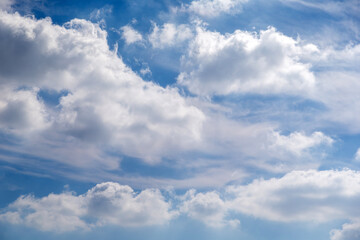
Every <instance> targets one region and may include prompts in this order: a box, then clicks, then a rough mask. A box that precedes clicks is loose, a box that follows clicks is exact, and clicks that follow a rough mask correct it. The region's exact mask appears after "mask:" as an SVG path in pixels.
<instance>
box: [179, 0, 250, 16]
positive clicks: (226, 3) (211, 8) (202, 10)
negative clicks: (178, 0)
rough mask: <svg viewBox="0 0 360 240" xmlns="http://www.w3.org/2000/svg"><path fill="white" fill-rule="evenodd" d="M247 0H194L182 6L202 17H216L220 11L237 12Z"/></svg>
mask: <svg viewBox="0 0 360 240" xmlns="http://www.w3.org/2000/svg"><path fill="white" fill-rule="evenodd" d="M247 2H248V0H194V1H192V2H191V3H190V4H188V5H186V6H184V8H185V9H186V10H187V11H189V12H192V13H195V14H197V15H200V16H203V17H208V18H211V17H217V16H219V15H220V14H222V13H238V12H240V11H241V10H242V5H243V4H245V3H247Z"/></svg>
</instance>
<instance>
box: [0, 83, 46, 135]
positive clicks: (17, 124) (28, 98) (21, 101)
mask: <svg viewBox="0 0 360 240" xmlns="http://www.w3.org/2000/svg"><path fill="white" fill-rule="evenodd" d="M49 125H50V119H48V116H47V113H46V111H45V106H44V104H43V103H42V102H41V101H40V100H39V99H38V98H37V90H36V89H29V90H25V89H24V90H12V89H1V90H0V127H2V128H6V129H8V130H10V131H12V132H15V133H24V131H25V132H29V131H30V132H31V131H33V130H42V129H44V128H46V127H47V126H49Z"/></svg>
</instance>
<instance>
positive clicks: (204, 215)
mask: <svg viewBox="0 0 360 240" xmlns="http://www.w3.org/2000/svg"><path fill="white" fill-rule="evenodd" d="M180 211H181V212H182V213H185V214H187V215H188V216H189V217H191V218H194V219H197V220H199V221H203V222H204V223H205V224H206V225H208V226H210V227H222V226H225V225H229V226H232V227H236V226H237V225H239V224H240V221H239V220H237V219H230V220H227V219H225V218H226V214H227V211H228V209H227V205H226V203H225V202H224V201H223V200H222V199H221V198H220V196H219V194H218V193H217V192H207V193H196V192H195V190H189V191H188V192H187V193H186V194H185V200H184V202H183V203H182V206H181V208H180Z"/></svg>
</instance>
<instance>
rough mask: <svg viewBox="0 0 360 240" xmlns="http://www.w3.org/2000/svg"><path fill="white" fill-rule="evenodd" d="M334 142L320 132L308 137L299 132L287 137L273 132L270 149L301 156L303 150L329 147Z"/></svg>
mask: <svg viewBox="0 0 360 240" xmlns="http://www.w3.org/2000/svg"><path fill="white" fill-rule="evenodd" d="M333 142H334V140H333V139H332V138H330V137H328V136H326V135H324V134H323V133H322V132H314V133H313V134H311V135H310V136H306V135H305V134H304V133H301V132H293V133H291V134H290V135H289V136H284V135H280V134H279V133H278V132H274V145H272V146H271V147H270V148H272V147H273V148H275V150H281V149H283V150H286V151H290V152H291V153H293V154H295V155H297V156H301V155H302V153H303V152H304V150H307V149H310V148H313V147H315V146H318V145H321V144H325V145H331V144H332V143H333Z"/></svg>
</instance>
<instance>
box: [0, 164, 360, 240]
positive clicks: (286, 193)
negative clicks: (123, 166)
mask: <svg viewBox="0 0 360 240" xmlns="http://www.w3.org/2000/svg"><path fill="white" fill-rule="evenodd" d="M174 197H175V199H173V198H174ZM173 200H174V201H173ZM359 200H360V173H359V172H356V171H351V170H342V171H333V170H328V171H315V170H309V171H293V172H290V173H288V174H286V175H284V176H283V177H280V178H271V179H267V180H264V179H256V180H254V181H253V182H251V183H249V184H247V185H234V186H229V187H228V188H227V190H226V192H225V193H223V194H221V193H218V192H215V191H210V192H203V193H202V192H200V193H196V192H195V190H189V191H188V192H187V193H186V194H185V195H183V196H173V195H170V196H168V197H166V198H165V197H164V195H163V194H161V192H160V191H159V190H158V189H145V190H143V191H141V192H139V193H135V192H134V191H133V190H132V189H131V188H130V187H129V186H124V185H120V184H118V183H112V182H107V183H101V184H98V185H96V186H95V187H93V188H91V189H90V190H89V191H88V192H87V193H85V194H82V195H78V196H76V195H75V194H73V193H69V192H66V193H61V194H50V195H48V196H46V197H43V198H35V197H33V196H22V197H20V198H18V199H17V200H16V201H15V202H13V203H11V204H10V205H9V206H8V207H7V208H5V209H3V210H2V213H1V214H0V220H2V221H5V222H9V223H13V224H25V225H28V226H30V227H35V228H37V229H40V230H42V231H73V230H76V229H90V228H93V227H99V226H102V225H108V224H112V225H119V226H148V225H153V224H165V223H168V222H169V221H170V220H171V219H173V218H174V217H176V216H178V215H179V214H184V215H186V216H188V217H190V218H193V219H196V220H198V221H203V222H204V223H205V224H207V225H209V226H211V227H222V226H225V225H230V226H232V227H236V226H237V225H238V224H239V223H240V222H239V220H238V219H236V218H235V219H234V218H233V217H234V213H237V214H245V215H250V216H254V217H257V218H262V219H267V220H271V221H281V222H294V221H295V222H299V221H300V222H327V221H331V220H342V219H348V220H350V221H352V222H353V223H350V224H345V225H344V226H343V229H342V230H333V231H332V239H333V240H338V239H356V238H349V236H357V235H356V234H358V232H357V227H356V226H358V224H357V222H358V220H359V215H360V212H359V211H360V210H359V209H358V207H357V206H358V202H359ZM172 202H177V205H173V204H172Z"/></svg>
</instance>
